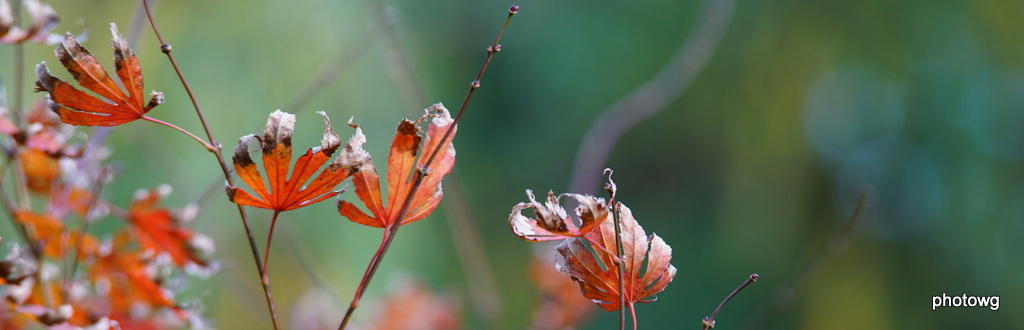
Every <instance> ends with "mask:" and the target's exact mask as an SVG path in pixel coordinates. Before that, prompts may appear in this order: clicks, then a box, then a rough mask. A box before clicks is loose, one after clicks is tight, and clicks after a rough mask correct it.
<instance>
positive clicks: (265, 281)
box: [142, 0, 281, 329]
mask: <svg viewBox="0 0 1024 330" xmlns="http://www.w3.org/2000/svg"><path fill="white" fill-rule="evenodd" d="M142 4H143V6H144V7H145V9H146V18H148V19H149V24H150V26H152V27H153V33H154V34H156V38H157V40H159V41H160V50H161V51H162V52H163V53H164V54H167V59H168V60H170V62H171V66H173V67H174V72H175V73H177V74H178V79H180V80H181V84H182V86H184V88H185V92H186V93H188V97H189V99H190V100H191V101H192V106H193V107H194V108H195V109H196V115H197V116H199V122H200V123H202V125H203V130H204V131H205V132H206V137H207V140H208V141H209V142H208V144H209V145H211V146H214V147H215V148H214V149H212V150H211V152H212V153H213V154H214V156H216V157H217V162H218V163H219V165H220V169H221V172H223V173H224V179H225V180H227V182H228V185H230V186H231V187H235V183H234V179H233V178H232V177H231V170H230V169H229V168H228V165H227V162H225V161H224V155H222V154H221V145H220V143H217V141H216V140H215V139H214V138H213V133H211V132H210V126H209V125H207V123H206V118H205V116H204V115H203V110H202V108H201V107H200V106H199V102H197V101H196V97H195V94H194V93H192V87H191V86H189V84H188V81H186V80H185V76H184V75H182V73H181V69H180V68H179V67H178V62H177V61H175V60H174V55H172V54H171V45H170V44H168V43H166V42H164V39H163V36H161V35H160V29H158V28H157V26H156V21H154V20H153V13H152V11H151V10H150V8H149V3H148V1H146V0H142ZM235 206H237V207H238V215H239V218H241V220H242V225H243V226H244V227H245V233H246V236H247V238H248V239H249V249H250V250H251V252H252V257H253V259H254V260H255V262H256V270H257V271H258V272H259V275H260V284H262V286H263V295H264V296H265V297H266V299H267V308H268V309H269V310H270V317H271V320H272V321H273V324H274V329H280V328H281V324H280V321H278V317H277V308H276V307H275V306H274V296H273V294H272V293H271V291H270V278H269V277H267V272H266V267H264V265H263V261H262V260H261V259H260V252H259V247H257V246H256V237H255V236H254V235H253V232H252V226H250V225H249V217H248V216H247V215H246V213H245V207H243V206H242V204H238V203H235Z"/></svg>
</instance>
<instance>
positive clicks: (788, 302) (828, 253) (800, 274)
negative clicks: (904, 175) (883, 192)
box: [747, 193, 867, 328]
mask: <svg viewBox="0 0 1024 330" xmlns="http://www.w3.org/2000/svg"><path fill="white" fill-rule="evenodd" d="M866 204H867V195H866V194H865V193H861V194H860V196H859V197H858V198H857V206H856V207H854V209H853V212H852V213H851V214H850V217H849V218H847V219H846V221H845V222H843V225H842V227H839V228H836V230H835V231H833V232H832V234H831V235H829V237H828V239H827V240H825V242H824V243H822V245H821V247H819V248H818V249H817V250H815V252H814V254H813V255H811V258H810V259H807V262H805V263H804V265H803V266H802V267H800V270H799V271H797V273H796V275H794V276H793V279H792V280H791V281H790V282H789V283H788V284H786V285H783V286H780V287H779V288H778V289H776V290H775V294H774V297H773V299H772V301H773V303H772V304H766V305H765V306H764V307H762V308H761V311H760V312H758V313H757V315H756V316H755V317H753V318H751V320H750V322H748V324H747V325H748V326H747V328H751V327H755V328H763V327H765V326H767V325H768V324H771V322H772V321H773V318H774V317H775V316H777V315H779V314H780V313H782V312H784V311H786V310H788V309H789V308H790V307H792V306H793V304H794V303H796V301H797V298H798V297H800V295H801V294H802V292H803V289H804V287H805V286H807V285H808V284H809V283H811V282H812V281H813V279H814V276H815V275H817V273H818V269H819V268H821V266H822V265H823V264H824V263H825V261H826V260H828V257H833V256H836V255H838V254H839V252H840V251H838V250H837V249H836V247H837V246H839V247H842V246H845V245H846V243H847V241H848V240H849V238H850V232H851V231H852V230H853V225H854V224H855V223H856V222H857V219H859V218H860V215H861V212H863V211H864V207H865V205H866Z"/></svg>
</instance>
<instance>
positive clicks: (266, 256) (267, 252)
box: [263, 210, 281, 267]
mask: <svg viewBox="0 0 1024 330" xmlns="http://www.w3.org/2000/svg"><path fill="white" fill-rule="evenodd" d="M279 214H281V212H279V211H276V210H275V211H274V216H273V217H272V218H271V220H270V230H269V231H267V247H266V248H265V249H263V267H270V266H269V264H270V241H271V240H273V239H274V227H276V226H277V216H278V215H279Z"/></svg>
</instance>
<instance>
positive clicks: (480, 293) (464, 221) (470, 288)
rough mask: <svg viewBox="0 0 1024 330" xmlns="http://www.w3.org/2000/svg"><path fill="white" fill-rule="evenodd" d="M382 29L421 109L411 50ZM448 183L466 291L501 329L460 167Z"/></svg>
mask: <svg viewBox="0 0 1024 330" xmlns="http://www.w3.org/2000/svg"><path fill="white" fill-rule="evenodd" d="M367 2H368V3H369V6H368V7H370V8H371V10H372V11H371V12H370V13H369V15H368V16H371V17H373V16H384V15H388V17H391V18H392V19H395V17H396V16H398V14H397V13H394V12H393V8H388V7H385V5H384V3H383V1H382V0H368V1H367ZM389 11H390V12H389ZM383 32H384V33H383V34H382V35H381V36H382V38H383V39H384V40H383V43H382V44H381V45H380V46H381V48H379V51H381V52H382V53H383V55H382V56H383V58H384V60H385V61H386V62H387V63H388V64H387V68H388V69H389V70H388V73H389V77H390V78H391V82H392V84H393V85H395V86H396V88H397V89H398V91H399V95H402V96H404V98H403V99H404V100H405V103H406V105H407V106H408V107H409V108H410V109H418V108H419V107H420V106H422V105H423V104H428V103H427V102H428V101H427V98H426V92H425V89H424V88H423V85H422V84H421V83H420V81H419V79H417V77H416V72H415V71H414V70H413V68H412V63H411V62H410V61H409V52H406V51H405V49H404V47H403V46H402V42H401V40H400V39H399V38H398V35H397V33H396V32H397V31H396V30H395V28H394V25H392V26H389V28H388V29H385V30H384V31H383ZM447 183H448V184H446V185H445V190H446V192H445V195H446V196H445V198H444V200H442V201H441V202H442V203H444V209H445V211H446V213H445V214H446V216H445V220H447V222H448V227H449V228H450V230H451V231H450V232H451V233H452V236H453V237H455V238H456V239H453V240H452V242H454V244H455V251H456V255H457V256H458V257H459V262H460V263H461V264H462V267H461V268H462V270H463V273H464V277H465V280H466V287H467V292H468V294H469V296H470V299H471V300H472V301H473V304H472V307H471V308H473V309H474V310H475V311H476V315H477V316H478V317H479V318H480V320H481V321H482V322H483V323H484V324H487V326H488V328H491V329H501V328H502V324H501V322H500V319H501V310H502V309H501V305H502V302H501V293H500V292H499V291H498V284H497V280H495V277H494V271H493V269H492V268H491V265H490V263H489V262H488V260H487V253H486V251H487V250H486V249H485V247H484V244H483V242H482V240H481V238H480V231H479V229H477V227H476V224H474V222H473V221H472V220H473V214H472V210H470V208H469V205H468V203H467V201H466V195H467V194H466V186H465V185H464V184H463V183H462V180H461V178H460V177H459V175H458V169H457V168H456V169H454V170H453V171H452V172H451V173H449V174H448V182H447Z"/></svg>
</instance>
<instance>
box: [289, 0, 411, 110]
mask: <svg viewBox="0 0 1024 330" xmlns="http://www.w3.org/2000/svg"><path fill="white" fill-rule="evenodd" d="M394 25H395V19H394V17H392V15H389V14H388V13H382V14H381V15H379V17H378V18H377V20H376V22H375V23H374V24H373V26H372V27H370V30H369V31H367V32H366V33H364V34H363V35H362V36H361V37H359V39H358V40H356V42H355V43H353V44H352V45H350V46H349V48H348V49H347V50H346V51H344V52H342V53H341V54H339V55H338V57H337V58H336V59H335V60H334V61H332V62H331V63H328V64H327V66H325V67H324V68H323V69H320V74H319V75H317V76H316V78H314V79H313V81H310V82H309V84H307V85H306V87H303V88H302V90H301V91H299V93H298V94H296V95H295V96H294V97H292V99H291V100H289V101H288V103H285V107H284V109H288V111H291V112H297V111H299V110H300V109H302V108H303V107H305V106H306V104H308V103H309V101H311V100H312V99H313V97H314V96H316V95H317V94H319V93H320V91H322V90H323V89H324V87H327V85H328V84H330V83H331V82H334V81H335V80H337V79H338V77H339V76H341V74H342V73H345V72H347V70H348V69H349V67H351V66H352V65H354V64H355V63H356V60H358V59H359V58H360V57H362V56H363V55H366V53H368V52H369V50H370V47H371V46H372V45H373V39H374V38H375V37H376V35H377V34H378V33H382V32H383V31H385V30H392V29H394Z"/></svg>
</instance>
